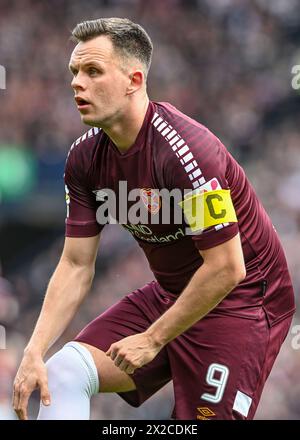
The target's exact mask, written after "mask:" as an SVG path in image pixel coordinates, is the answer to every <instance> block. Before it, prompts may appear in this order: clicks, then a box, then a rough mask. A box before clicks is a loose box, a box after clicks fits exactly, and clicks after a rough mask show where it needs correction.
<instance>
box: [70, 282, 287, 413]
mask: <svg viewBox="0 0 300 440" xmlns="http://www.w3.org/2000/svg"><path fill="white" fill-rule="evenodd" d="M176 297H177V296H176V295H174V294H172V293H170V292H166V291H165V290H164V289H163V288H162V287H161V286H160V285H159V284H158V283H157V282H155V281H153V282H151V283H149V284H147V285H146V286H144V287H143V288H141V289H138V290H136V291H134V292H133V293H131V294H129V295H127V296H126V297H124V298H123V299H122V300H121V301H119V302H118V303H116V304H115V305H113V306H112V307H110V308H109V309H108V310H107V311H105V312H104V313H103V314H102V315H100V316H99V317H98V318H96V319H95V320H93V321H92V322H91V323H90V324H88V325H87V326H86V327H85V328H84V329H83V330H82V331H81V332H80V334H79V335H78V336H77V337H76V338H75V340H76V341H78V342H84V343H87V344H90V345H93V346H95V347H97V348H99V349H100V350H102V351H104V352H106V351H107V350H108V348H109V347H110V345H111V344H112V343H113V342H116V341H118V340H120V339H123V338H125V337H126V336H130V335H132V334H135V333H140V332H143V331H145V330H146V329H147V328H148V327H149V326H150V325H151V324H152V323H153V322H154V321H156V320H157V319H158V318H159V317H160V316H161V315H162V313H164V312H165V311H166V310H167V309H168V308H169V307H170V306H171V305H172V304H173V303H174V301H175V299H176ZM291 320H292V317H291V316H290V317H288V318H286V319H284V320H283V321H281V322H279V323H278V324H276V325H275V326H273V327H271V328H270V327H269V325H268V322H267V319H266V316H265V313H264V311H263V309H261V312H260V313H259V316H258V317H257V316H256V317H253V318H251V319H247V318H245V317H239V316H229V315H224V314H223V315H221V314H217V313H209V314H208V315H207V316H206V317H205V318H203V319H201V320H200V321H198V322H197V323H196V324H194V325H193V326H192V327H191V328H190V329H188V330H187V331H186V332H184V333H183V334H182V335H180V336H178V337H177V338H176V339H174V340H173V341H172V342H170V343H169V344H167V345H166V346H165V347H164V348H163V349H162V350H161V351H160V352H159V354H158V355H157V356H156V358H155V359H154V360H153V361H152V362H150V363H149V364H148V365H145V366H144V367H142V368H140V369H137V370H136V371H135V373H134V374H133V375H131V377H132V379H133V381H134V382H135V384H136V390H134V391H130V392H124V393H119V395H120V396H121V397H122V398H123V399H125V400H126V402H128V403H129V404H131V405H132V406H139V405H141V404H142V403H143V402H144V401H145V400H147V399H148V398H149V397H150V396H151V395H153V394H154V393H155V392H156V391H158V390H159V389H160V388H162V387H163V386H164V385H165V384H167V383H168V382H169V381H170V380H173V386H174V395H175V407H174V411H173V416H172V417H173V418H176V419H197V420H224V419H227V420H230V419H252V418H253V417H254V414H255V411H256V408H257V405H258V402H259V399H260V396H261V393H262V390H263V387H264V384H265V381H266V379H267V377H268V375H269V373H270V371H271V368H272V365H273V363H274V361H275V359H276V356H277V354H278V352H279V350H280V347H281V345H282V343H283V341H284V339H285V337H286V335H287V333H288V330H289V327H290V324H291ZM100 381H101V377H100Z"/></svg>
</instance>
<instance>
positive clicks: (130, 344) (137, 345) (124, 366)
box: [106, 333, 162, 374]
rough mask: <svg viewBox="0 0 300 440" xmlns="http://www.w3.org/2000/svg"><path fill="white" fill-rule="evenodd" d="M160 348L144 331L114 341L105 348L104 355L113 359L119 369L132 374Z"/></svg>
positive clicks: (149, 360) (153, 356)
mask: <svg viewBox="0 0 300 440" xmlns="http://www.w3.org/2000/svg"><path fill="white" fill-rule="evenodd" d="M161 349H162V346H160V345H158V344H157V343H155V342H154V341H153V339H152V338H151V337H150V336H149V335H147V334H146V333H138V334H137V335H132V336H128V337H127V338H124V339H121V340H120V341H118V342H115V343H114V344H112V345H111V346H110V348H109V349H108V350H107V352H106V355H107V356H110V358H111V359H112V360H113V361H114V363H115V365H116V366H117V367H119V368H120V370H122V371H125V373H127V374H133V373H134V371H135V370H136V369H137V368H141V367H143V366H144V365H146V364H148V363H149V362H151V361H152V360H153V359H154V358H155V356H156V355H157V354H158V353H159V351H160V350H161Z"/></svg>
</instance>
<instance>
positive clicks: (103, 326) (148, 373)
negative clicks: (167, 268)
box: [74, 283, 170, 405]
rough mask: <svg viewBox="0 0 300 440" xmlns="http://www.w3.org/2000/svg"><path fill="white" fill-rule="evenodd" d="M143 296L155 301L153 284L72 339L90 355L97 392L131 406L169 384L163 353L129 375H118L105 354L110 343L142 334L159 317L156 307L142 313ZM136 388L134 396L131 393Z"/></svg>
mask: <svg viewBox="0 0 300 440" xmlns="http://www.w3.org/2000/svg"><path fill="white" fill-rule="evenodd" d="M145 296H147V298H148V302H149V301H150V300H151V301H152V302H155V301H156V298H155V292H154V285H153V283H150V284H148V285H146V286H144V287H143V288H141V289H138V290H137V291H135V292H133V293H132V294H131V295H130V298H129V297H125V298H123V299H121V300H120V301H119V302H118V303H116V304H114V305H113V306H112V307H110V308H109V309H108V310H106V311H105V312H104V313H102V314H101V315H100V316H98V317H97V318H95V319H94V320H93V321H92V322H90V323H89V324H88V325H87V326H86V327H85V328H84V329H83V330H82V331H81V332H80V333H79V334H78V335H77V336H76V338H75V339H74V340H75V341H76V342H79V343H81V344H84V345H85V346H86V347H87V348H88V349H89V350H90V352H91V353H92V356H93V358H94V361H95V364H96V366H97V370H98V375H99V384H100V391H101V392H117V393H122V397H123V398H124V399H125V400H126V399H127V397H128V399H127V400H128V401H130V402H131V401H132V402H133V404H134V405H138V404H140V403H141V402H143V401H145V400H146V399H147V398H148V397H149V396H151V395H152V394H153V393H154V392H155V390H157V389H159V388H160V386H161V384H162V383H165V381H167V380H170V379H169V375H170V372H169V368H168V367H169V364H168V357H167V352H166V351H165V350H164V349H163V350H161V352H160V353H159V354H158V356H156V358H155V359H154V360H153V361H152V362H150V363H149V364H148V365H146V366H145V367H143V368H141V369H137V370H136V371H135V372H134V374H133V375H128V374H126V373H124V372H122V371H121V370H120V369H119V368H118V367H116V366H115V365H114V363H113V361H112V360H111V359H110V358H109V357H108V356H106V355H105V353H106V351H107V350H108V349H109V348H110V346H111V344H113V343H114V342H117V341H119V340H121V339H123V338H126V337H127V336H131V335H133V334H137V333H142V332H144V331H145V330H146V329H147V328H148V327H149V326H150V325H151V323H152V322H153V321H155V320H156V319H157V318H158V317H159V307H154V306H153V305H152V303H149V304H148V305H147V307H146V309H145V310H144V309H143V307H144V308H145V306H144V305H143V304H144V298H145ZM155 304H156V303H155ZM158 305H159V304H158ZM152 309H153V310H155V311H156V310H157V311H156V312H155V314H153V313H151V310H152ZM147 384H149V386H148V385H147ZM137 388H138V390H137V392H136V393H132V392H131V391H134V390H136V389H137ZM133 396H135V398H133Z"/></svg>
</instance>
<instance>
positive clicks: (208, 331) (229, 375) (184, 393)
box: [168, 315, 270, 420]
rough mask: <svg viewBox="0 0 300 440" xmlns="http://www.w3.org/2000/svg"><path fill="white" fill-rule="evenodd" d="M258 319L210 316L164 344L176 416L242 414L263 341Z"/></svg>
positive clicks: (265, 331) (260, 364)
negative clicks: (168, 345) (170, 375)
mask: <svg viewBox="0 0 300 440" xmlns="http://www.w3.org/2000/svg"><path fill="white" fill-rule="evenodd" d="M269 331H270V329H269V327H268V324H267V321H266V319H265V316H264V315H262V316H261V318H260V319H259V320H252V319H245V318H239V317H231V316H211V317H209V316H208V317H206V318H205V319H203V320H201V321H199V323H197V324H196V325H195V326H193V327H192V328H191V329H189V330H188V331H187V332H186V333H184V334H183V335H181V336H180V337H179V338H177V339H176V340H175V341H173V342H172V343H171V344H170V347H169V349H168V354H169V359H170V364H171V370H172V376H173V381H174V391H175V415H176V418H178V419H198V420H206V419H209V420H218V419H221V420H224V419H239V418H241V419H243V418H247V415H248V413H249V411H250V407H251V404H252V402H253V400H254V397H255V390H256V388H257V385H258V383H259V380H260V377H261V374H262V372H263V368H264V360H265V356H266V353H267V348H268V341H269Z"/></svg>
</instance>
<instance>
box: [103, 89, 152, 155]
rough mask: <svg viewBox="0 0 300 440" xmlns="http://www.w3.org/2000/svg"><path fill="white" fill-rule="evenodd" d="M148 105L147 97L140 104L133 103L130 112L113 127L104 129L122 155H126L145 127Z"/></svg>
mask: <svg viewBox="0 0 300 440" xmlns="http://www.w3.org/2000/svg"><path fill="white" fill-rule="evenodd" d="M148 105H149V98H148V96H147V95H145V96H144V97H143V98H142V99H139V101H138V102H134V103H132V105H131V107H130V108H129V111H128V112H126V114H125V115H124V116H123V117H122V118H121V119H120V120H118V121H116V123H115V124H114V125H113V126H111V127H109V128H103V131H105V133H106V134H107V136H108V137H109V138H110V139H111V140H112V142H113V143H114V144H115V145H116V147H117V148H118V150H119V151H120V153H126V151H127V150H129V148H130V147H131V146H132V145H133V144H134V142H135V141H136V138H137V136H138V134H139V131H140V129H141V127H142V125H143V122H144V119H145V115H146V113H147V109H148Z"/></svg>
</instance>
